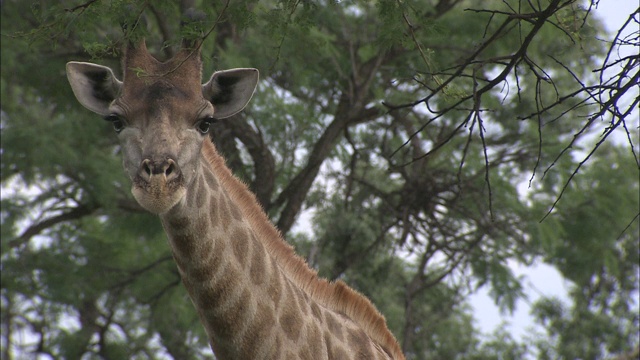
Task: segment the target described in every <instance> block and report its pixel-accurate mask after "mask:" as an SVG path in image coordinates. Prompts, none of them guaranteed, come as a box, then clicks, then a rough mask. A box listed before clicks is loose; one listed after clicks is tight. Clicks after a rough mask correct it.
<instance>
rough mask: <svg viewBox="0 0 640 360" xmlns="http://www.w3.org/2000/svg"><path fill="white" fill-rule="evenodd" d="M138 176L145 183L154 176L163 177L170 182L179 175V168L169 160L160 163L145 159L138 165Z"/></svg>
mask: <svg viewBox="0 0 640 360" xmlns="http://www.w3.org/2000/svg"><path fill="white" fill-rule="evenodd" d="M138 175H139V176H140V177H141V178H143V179H144V180H146V181H149V180H150V179H151V177H153V176H155V175H164V176H165V177H166V178H167V180H172V179H174V178H176V177H178V176H179V175H180V168H179V167H178V164H177V163H176V162H175V161H174V160H173V159H171V158H169V159H165V160H160V161H153V160H151V159H145V160H143V161H142V162H141V163H140V169H139V170H138Z"/></svg>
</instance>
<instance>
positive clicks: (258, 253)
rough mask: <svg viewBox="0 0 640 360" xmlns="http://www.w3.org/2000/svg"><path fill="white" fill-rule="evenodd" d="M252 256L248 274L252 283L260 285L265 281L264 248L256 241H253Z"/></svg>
mask: <svg viewBox="0 0 640 360" xmlns="http://www.w3.org/2000/svg"><path fill="white" fill-rule="evenodd" d="M253 247H254V249H253V257H252V259H251V268H250V270H249V271H250V273H249V275H250V276H251V282H253V284H254V285H261V284H262V283H264V282H265V277H267V275H268V274H267V273H266V268H265V259H264V257H265V256H266V254H265V249H264V248H263V247H262V246H261V245H260V244H259V243H257V242H255V241H254V243H253Z"/></svg>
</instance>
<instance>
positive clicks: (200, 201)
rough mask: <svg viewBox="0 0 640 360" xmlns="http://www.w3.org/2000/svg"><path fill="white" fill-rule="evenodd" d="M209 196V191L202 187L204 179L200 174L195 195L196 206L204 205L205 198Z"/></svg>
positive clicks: (199, 207)
mask: <svg viewBox="0 0 640 360" xmlns="http://www.w3.org/2000/svg"><path fill="white" fill-rule="evenodd" d="M208 196H209V192H208V191H207V189H205V188H204V180H203V179H202V176H198V196H196V207H197V208H198V209H201V208H202V207H203V206H204V203H205V200H207V197H208Z"/></svg>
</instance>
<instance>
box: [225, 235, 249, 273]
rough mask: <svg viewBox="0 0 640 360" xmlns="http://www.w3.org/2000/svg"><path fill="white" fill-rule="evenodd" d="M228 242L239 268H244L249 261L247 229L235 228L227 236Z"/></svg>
mask: <svg viewBox="0 0 640 360" xmlns="http://www.w3.org/2000/svg"><path fill="white" fill-rule="evenodd" d="M229 241H230V242H231V247H232V248H233V254H234V255H235V257H236V259H237V260H238V263H239V264H240V267H241V268H243V269H244V268H245V267H246V265H247V262H248V259H249V256H250V255H251V254H249V251H250V246H249V245H250V244H249V234H248V233H247V229H245V228H242V227H235V228H234V229H233V230H232V231H231V233H230V234H229Z"/></svg>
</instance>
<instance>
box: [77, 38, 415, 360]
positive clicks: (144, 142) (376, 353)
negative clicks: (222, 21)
mask: <svg viewBox="0 0 640 360" xmlns="http://www.w3.org/2000/svg"><path fill="white" fill-rule="evenodd" d="M199 49H200V43H199V42H198V43H196V44H195V45H194V44H193V43H188V42H183V45H182V47H181V49H180V50H179V51H178V52H177V53H176V55H174V57H173V58H171V59H169V60H167V61H166V62H160V61H158V60H157V59H156V58H155V57H153V56H152V55H151V54H150V53H149V51H148V50H147V47H146V45H145V42H144V40H142V41H141V42H139V43H135V44H134V43H133V42H128V44H127V45H126V47H125V52H124V57H123V61H122V63H123V72H124V74H123V80H122V81H120V80H119V79H118V78H117V77H116V76H115V75H114V72H113V71H112V70H111V69H110V68H108V67H105V66H102V65H97V64H92V63H86V62H73V61H72V62H69V63H67V66H66V71H67V77H68V80H69V83H70V85H71V88H72V90H73V93H74V95H75V96H76V98H77V100H78V101H79V102H80V103H81V104H82V105H83V106H84V107H86V108H87V109H89V110H91V111H93V112H95V113H97V114H99V115H101V116H103V117H104V118H105V119H106V120H108V121H110V122H111V123H112V125H113V127H114V130H115V132H116V133H117V137H118V138H119V141H120V144H121V148H122V154H123V167H124V169H125V172H126V173H127V175H128V177H129V178H130V179H131V181H132V186H131V191H132V193H133V196H134V198H135V199H136V201H137V202H138V203H139V204H140V205H141V206H142V207H143V208H145V209H146V210H148V211H149V212H151V213H154V214H157V215H158V216H159V217H160V220H161V223H162V226H163V228H164V230H165V232H166V234H167V237H168V242H169V245H170V248H171V251H172V254H173V258H174V260H175V263H176V264H177V268H178V271H179V273H180V276H181V279H182V282H183V284H184V286H185V288H186V289H187V292H188V294H189V296H190V298H191V301H192V303H193V304H194V306H195V308H196V310H197V313H198V316H199V318H200V320H201V322H202V324H203V326H204V328H205V331H206V333H207V336H208V340H209V343H210V345H211V348H212V350H213V352H214V354H215V355H216V357H217V358H219V359H313V360H316V359H340V360H342V359H345V360H350V359H404V355H403V354H402V351H401V350H400V347H399V345H398V343H397V341H396V339H395V338H394V336H393V335H392V334H391V332H390V331H389V330H388V328H387V325H386V322H385V319H384V317H383V316H382V315H381V314H380V313H379V312H378V311H377V310H376V309H375V307H374V306H373V304H372V303H371V302H370V301H369V300H368V299H367V298H365V297H364V296H362V295H361V294H359V293H357V292H356V291H355V290H353V289H351V288H349V287H348V286H347V285H346V284H345V283H344V282H342V281H336V282H329V281H327V280H325V279H322V278H320V277H318V275H317V273H316V272H315V271H314V270H313V269H311V268H310V267H309V266H308V265H307V264H306V262H305V261H304V260H302V258H300V257H299V256H298V255H296V254H295V252H294V250H293V247H292V246H290V245H289V244H288V243H286V242H285V240H284V239H283V237H282V235H281V234H280V233H279V231H278V230H277V229H276V228H275V227H274V226H273V224H272V223H271V221H270V220H269V219H268V217H267V215H266V214H265V212H264V211H263V210H262V208H261V207H260V205H259V204H258V202H257V200H256V197H255V195H254V194H253V193H252V192H251V191H250V190H249V189H248V188H247V186H246V185H245V184H244V183H243V182H241V181H240V180H238V179H237V178H235V177H234V175H233V174H232V172H231V170H230V169H229V168H228V167H227V166H226V165H225V160H224V159H223V157H222V156H221V155H220V154H219V153H218V152H217V151H216V149H215V146H214V145H213V143H212V142H211V140H210V139H209V137H208V136H207V132H208V130H209V128H210V126H212V124H213V123H214V122H215V121H216V120H217V119H223V118H227V117H230V116H232V115H234V114H236V113H238V112H240V111H241V110H242V109H243V108H244V107H245V106H246V104H247V103H248V102H249V100H250V99H251V97H252V96H253V93H254V91H255V88H256V86H257V83H258V71H257V70H256V69H246V68H244V69H231V70H225V71H217V72H214V73H213V75H212V76H211V78H210V79H209V81H208V82H207V83H205V84H201V80H202V63H201V57H200V50H199Z"/></svg>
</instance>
